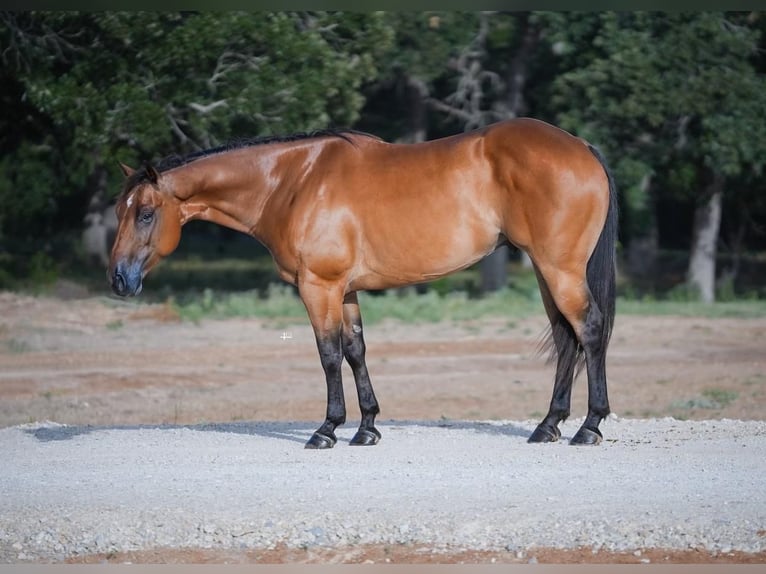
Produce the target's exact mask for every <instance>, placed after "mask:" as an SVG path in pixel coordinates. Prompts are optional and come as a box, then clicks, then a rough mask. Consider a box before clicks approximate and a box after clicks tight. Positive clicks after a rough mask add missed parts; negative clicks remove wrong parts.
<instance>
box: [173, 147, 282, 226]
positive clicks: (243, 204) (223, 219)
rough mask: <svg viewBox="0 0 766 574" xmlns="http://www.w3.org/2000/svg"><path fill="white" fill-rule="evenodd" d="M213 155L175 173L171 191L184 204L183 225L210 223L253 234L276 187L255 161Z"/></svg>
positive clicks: (182, 208)
mask: <svg viewBox="0 0 766 574" xmlns="http://www.w3.org/2000/svg"><path fill="white" fill-rule="evenodd" d="M224 155H228V154H222V156H220V157H215V156H211V157H209V158H203V159H200V160H197V161H195V162H192V163H190V164H187V165H185V166H183V167H181V168H177V169H175V170H173V173H172V177H173V178H174V180H173V182H172V184H171V185H172V188H173V190H174V193H175V196H176V197H177V198H178V199H179V200H180V202H181V206H180V207H181V214H182V217H183V220H182V223H186V222H187V221H191V220H193V219H202V220H205V221H211V222H213V223H217V224H219V225H223V226H224V227H229V228H231V229H234V230H236V231H241V232H243V233H248V234H252V233H253V230H254V229H255V227H256V225H257V223H258V220H259V219H260V216H261V213H262V211H263V207H264V205H265V203H266V201H267V200H268V197H269V195H270V192H271V191H272V190H273V185H269V184H268V182H267V178H266V177H265V176H264V174H263V173H262V170H259V169H258V168H257V167H256V166H257V164H256V163H255V162H250V161H241V160H239V161H238V158H236V157H233V152H232V157H224Z"/></svg>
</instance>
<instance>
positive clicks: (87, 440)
mask: <svg viewBox="0 0 766 574" xmlns="http://www.w3.org/2000/svg"><path fill="white" fill-rule="evenodd" d="M581 422H582V421H581V420H570V421H568V422H567V423H565V424H564V425H562V432H563V436H564V439H567V438H569V437H571V436H572V435H573V434H574V432H575V431H576V430H577V428H578V426H579V424H580V423H581ZM353 426H354V425H353V424H352V423H349V424H347V426H346V427H344V428H342V429H340V430H339V432H338V437H339V442H338V444H337V445H336V447H335V448H334V449H332V450H329V451H311V450H304V449H303V443H304V442H305V441H306V440H307V439H308V437H309V436H310V435H311V432H312V430H313V425H308V424H306V423H281V422H280V423H246V422H242V423H228V424H208V425H196V426H172V427H167V426H166V427H139V426H132V427H79V426H65V425H58V424H55V423H49V422H46V423H35V424H29V425H22V426H16V427H9V428H4V429H0V453H2V455H1V456H2V458H1V460H2V465H1V468H0V562H2V563H8V562H25V561H40V560H42V561H60V560H63V559H65V558H67V557H73V556H77V555H84V554H94V553H109V552H121V551H133V550H142V549H152V548H156V547H173V548H218V549H222V548H225V549H271V548H274V547H276V546H277V545H279V544H283V545H286V546H288V547H302V548H311V547H323V548H327V547H338V548H341V547H344V546H349V545H359V544H364V543H378V544H381V543H382V544H406V543H413V544H420V545H427V546H428V547H430V548H432V549H434V550H436V551H438V550H439V549H445V550H446V549H450V550H458V549H475V550H507V551H508V552H513V553H519V552H524V551H526V550H528V549H529V548H531V547H535V546H537V547H554V548H575V547H580V546H588V547H592V548H594V549H603V550H611V551H634V550H638V549H644V548H663V549H681V550H683V549H689V548H701V549H706V550H709V551H715V552H721V553H725V552H731V551H733V550H740V551H744V552H760V551H764V550H765V549H766V532H765V531H764V528H766V488H765V485H766V481H764V475H765V474H766V472H764V471H766V422H762V421H733V420H715V421H679V420H675V419H670V418H668V419H659V420H636V419H621V418H617V417H614V416H613V417H610V418H609V419H608V420H607V421H605V422H604V423H603V424H602V431H603V432H604V436H605V437H606V439H605V442H604V443H603V444H602V445H601V446H600V447H595V448H594V447H571V446H569V445H568V444H567V443H566V442H565V441H563V442H560V443H557V444H550V445H529V444H527V443H526V437H527V436H528V434H529V433H530V432H531V430H532V428H533V427H534V423H533V422H532V421H522V422H516V421H489V422H476V421H441V422H404V421H389V422H383V423H381V424H380V425H379V429H380V430H381V432H382V433H383V440H382V441H381V442H380V444H379V445H377V446H376V447H371V448H370V447H367V448H362V447H354V448H352V447H349V446H348V444H347V443H348V440H349V439H350V438H351V436H353V433H354V430H355V429H354V428H353Z"/></svg>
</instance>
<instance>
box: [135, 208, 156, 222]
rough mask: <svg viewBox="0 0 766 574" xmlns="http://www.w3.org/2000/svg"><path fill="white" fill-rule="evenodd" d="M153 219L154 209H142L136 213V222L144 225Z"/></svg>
mask: <svg viewBox="0 0 766 574" xmlns="http://www.w3.org/2000/svg"><path fill="white" fill-rule="evenodd" d="M153 219H154V210H152V209H143V210H141V212H140V213H139V214H138V222H139V223H143V224H144V225H148V224H149V223H151V222H152V220H153Z"/></svg>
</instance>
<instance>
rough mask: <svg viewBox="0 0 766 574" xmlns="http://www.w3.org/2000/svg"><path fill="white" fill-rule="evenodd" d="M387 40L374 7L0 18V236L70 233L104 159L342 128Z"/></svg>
mask: <svg viewBox="0 0 766 574" xmlns="http://www.w3.org/2000/svg"><path fill="white" fill-rule="evenodd" d="M391 36H392V34H391V31H390V28H389V26H388V25H387V24H386V23H385V21H384V17H383V15H382V14H380V13H363V14H361V13H360V14H353V15H348V16H344V15H343V14H341V13H329V12H312V13H293V12H277V13H271V12H246V13H245V12H202V13H191V12H185V13H180V12H85V13H81V12H20V13H9V12H5V13H3V14H2V17H0V44H2V45H3V46H4V49H3V52H2V58H3V72H2V75H1V77H0V79H4V80H6V84H7V85H8V86H10V87H11V88H12V89H11V90H10V93H11V95H10V96H4V101H3V103H7V104H8V106H13V107H14V108H16V109H17V110H18V111H19V112H20V117H22V118H25V119H24V121H23V122H19V121H18V120H17V118H16V117H7V118H3V119H2V120H0V146H2V147H3V148H5V151H4V153H3V155H2V159H1V160H0V241H2V240H3V239H7V238H20V239H24V240H25V241H26V240H29V239H30V238H34V239H35V240H38V241H39V240H40V238H41V237H42V236H45V235H47V234H49V233H50V232H51V230H53V229H56V230H59V229H62V228H64V229H66V228H69V229H72V228H75V229H76V228H78V227H79V226H80V225H81V224H82V217H83V215H84V211H85V208H86V206H87V203H88V200H89V199H90V197H91V196H92V195H93V194H94V192H95V191H97V190H96V189H94V188H93V185H94V179H96V176H97V174H98V172H99V170H104V169H106V170H107V174H108V181H107V189H108V194H112V195H113V194H116V193H117V192H118V191H119V189H120V184H121V181H122V176H121V175H120V173H119V170H118V168H117V161H123V162H125V163H128V164H136V163H137V162H139V161H148V160H152V159H154V158H156V157H157V156H158V155H164V154H167V153H170V152H177V153H181V152H185V151H190V150H193V149H199V148H204V147H211V146H213V145H217V144H219V143H221V142H223V141H225V140H228V139H230V138H233V137H238V136H250V137H251V136H257V135H264V134H272V133H289V132H293V131H304V130H312V129H317V128H321V127H326V126H328V125H342V126H346V125H351V124H353V123H354V122H355V121H356V119H357V118H358V117H359V112H360V109H361V107H362V105H363V103H364V100H363V97H362V95H361V86H362V84H363V83H365V82H367V81H370V80H372V79H374V78H375V77H376V75H377V73H378V69H377V67H376V65H377V62H378V61H379V55H380V54H381V53H382V52H383V51H385V50H386V49H387V47H388V46H389V43H390V41H391ZM5 99H7V102H6V101H5ZM19 127H23V128H24V130H23V132H22V133H17V130H18V129H19ZM11 247H13V246H11V245H9V249H10V248H11Z"/></svg>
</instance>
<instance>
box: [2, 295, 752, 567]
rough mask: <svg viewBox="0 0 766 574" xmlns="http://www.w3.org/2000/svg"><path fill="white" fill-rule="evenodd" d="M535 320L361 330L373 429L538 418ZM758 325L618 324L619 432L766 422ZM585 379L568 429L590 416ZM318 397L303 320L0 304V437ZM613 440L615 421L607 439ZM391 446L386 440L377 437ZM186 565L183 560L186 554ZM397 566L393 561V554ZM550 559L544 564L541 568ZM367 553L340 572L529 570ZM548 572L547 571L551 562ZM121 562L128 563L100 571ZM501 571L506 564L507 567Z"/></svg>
mask: <svg viewBox="0 0 766 574" xmlns="http://www.w3.org/2000/svg"><path fill="white" fill-rule="evenodd" d="M545 325H546V323H545V318H544V317H543V316H540V317H534V318H530V319H524V320H509V319H508V318H504V317H498V318H494V319H489V320H482V321H480V322H466V323H460V324H458V323H441V324H431V323H427V324H418V325H408V324H403V323H397V322H383V323H379V324H375V325H370V326H368V328H367V329H366V330H365V337H366V340H367V360H368V366H369V369H370V373H371V377H372V380H373V384H374V386H375V390H376V393H377V395H378V399H379V401H380V403H381V409H382V412H381V415H380V417H379V420H399V421H403V420H439V419H472V420H488V419H510V420H525V419H530V418H531V419H537V418H539V417H541V416H542V415H543V414H544V413H545V411H546V410H547V406H548V402H549V400H550V393H551V389H552V379H553V366H551V365H547V364H546V363H545V360H544V358H543V357H541V356H539V355H538V354H537V352H536V349H537V345H538V342H539V340H540V336H541V334H542V333H543V331H544V328H545ZM765 349H766V319H765V318H754V319H705V318H682V317H636V316H624V315H620V314H619V308H618V317H617V322H616V325H615V331H614V337H613V340H612V345H611V347H610V352H609V355H608V361H607V372H608V375H609V380H610V382H609V384H610V386H609V393H610V402H611V405H612V411H613V413H614V414H615V415H617V416H619V417H633V418H648V417H665V416H673V417H676V418H686V419H711V418H733V419H758V420H764V419H766V352H764V350H765ZM344 369H345V370H344V385H345V390H346V397H347V399H346V400H347V405H348V410H349V417H348V422H347V424H348V425H355V424H357V423H358V420H359V414H358V409H357V406H356V396H355V392H354V385H353V379H352V377H351V373H350V370H348V369H347V368H346V367H344ZM586 391H587V386H586V384H585V377H584V374H583V376H581V377H580V378H579V379H578V380H577V382H576V384H575V388H574V394H573V408H572V416H573V417H580V416H583V415H584V414H585V411H586V401H587V398H586ZM324 408H325V388H324V383H323V375H322V370H321V366H320V363H319V359H318V355H317V351H316V347H315V345H314V340H313V335H312V332H311V330H310V328H309V326H308V321H304V322H302V323H300V324H293V325H284V324H279V323H277V322H274V321H267V320H257V319H230V320H226V321H216V320H205V321H202V322H201V323H199V324H194V323H189V322H183V321H180V320H179V319H178V317H177V316H176V315H175V314H174V313H173V311H172V309H170V308H169V307H167V306H165V305H161V304H155V305H149V304H145V303H142V302H141V301H128V302H125V301H119V300H116V299H112V298H109V297H105V296H103V297H99V296H87V297H72V296H71V294H70V295H69V296H68V297H63V298H62V297H30V296H25V295H19V294H15V293H9V292H0V426H9V425H15V424H21V423H28V422H34V421H46V420H48V421H54V422H58V423H66V424H78V425H96V426H100V425H134V424H197V423H201V422H227V421H236V420H262V421H267V420H282V421H316V423H317V425H318V424H319V422H320V421H321V420H322V419H323V416H324ZM601 428H602V431H603V432H604V436H605V439H606V440H609V438H610V436H609V421H608V420H607V421H605V422H604V423H603V424H602V427H601ZM384 440H385V437H384ZM157 552H160V554H157V553H155V554H152V553H151V552H147V553H144V554H143V555H137V556H135V557H133V558H137V559H138V560H139V561H140V559H141V558H142V557H143V559H144V560H153V561H157V557H158V556H163V557H164V558H163V560H162V561H170V562H179V561H181V562H182V561H196V562H204V561H218V562H220V561H234V562H237V561H239V562H242V561H249V562H254V561H264V560H265V561H271V562H280V561H291V562H308V561H313V560H315V559H317V560H320V561H330V557H328V556H318V557H317V556H314V557H312V556H308V555H306V556H302V555H299V554H300V553H299V552H298V553H296V552H297V551H287V550H285V551H284V552H282V553H281V554H279V553H277V554H275V555H273V556H271V555H270V556H265V555H264V556H262V557H261V558H260V559H259V558H256V559H254V558H252V557H248V556H247V555H244V554H243V555H240V556H236V557H232V556H228V555H216V554H215V553H212V554H211V553H208V554H205V553H204V552H203V551H198V550H189V551H177V550H176V551H167V552H165V553H164V554H162V553H161V551H159V550H158V551H157ZM179 552H180V554H179ZM397 552H398V554H397ZM546 552H549V553H548V554H546ZM657 552H659V553H660V554H662V556H660V555H659V554H658V555H657V556H654V555H652V556H651V558H653V560H652V561H653V562H660V561H662V560H663V558H664V560H665V561H666V562H667V561H671V562H706V561H720V560H723V561H729V562H745V561H763V559H764V557H763V556H761V557H757V556H750V557H747V556H735V555H734V554H732V555H731V556H730V557H728V559H727V557H726V556H720V555H719V556H717V557H715V556H710V555H706V554H704V553H703V554H701V555H697V554H695V552H696V551H694V550H690V551H689V553H687V555H686V556H681V555H680V554H678V553H676V554H673V553H664V554H663V553H662V551H661V550H658V551H657ZM427 554H428V552H424V550H423V549H414V548H413V549H409V550H408V549H403V548H399V549H393V550H392V549H389V550H386V549H383V548H374V549H367V550H365V551H360V553H358V555H355V558H354V559H350V560H348V561H354V562H357V561H362V562H363V561H365V560H373V561H376V562H382V561H385V560H386V559H388V560H391V561H394V562H410V561H412V562H414V561H421V562H422V561H441V562H460V561H467V562H489V561H491V559H495V560H497V561H528V559H529V556H525V557H515V556H508V557H507V558H508V560H502V559H498V556H490V555H486V556H484V555H479V554H477V555H476V556H468V555H466V556H460V555H455V556H449V555H448V554H446V555H445V554H444V553H440V554H438V555H436V556H437V559H435V560H420V559H419V557H421V558H422V556H424V555H427ZM536 556H537V558H536V559H537V560H539V561H541V562H546V561H547V562H572V561H586V562H587V561H589V562H597V561H602V560H605V561H618V560H621V561H635V562H640V561H641V560H642V559H643V560H644V561H645V560H646V559H647V558H646V556H647V554H643V555H633V554H630V555H626V557H624V558H620V556H617V555H615V556H612V557H611V558H610V557H608V556H603V555H602V556H601V557H598V556H597V555H595V554H593V553H592V552H591V551H590V550H588V549H582V550H580V551H571V552H569V551H567V552H565V553H558V554H557V553H556V552H555V551H545V550H544V549H540V551H539V552H538V553H537V554H536ZM546 557H548V559H546ZM93 558H94V559H99V560H104V559H106V560H110V561H111V560H120V559H121V560H126V559H130V558H131V557H123V556H111V557H93ZM500 558H502V557H500Z"/></svg>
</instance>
